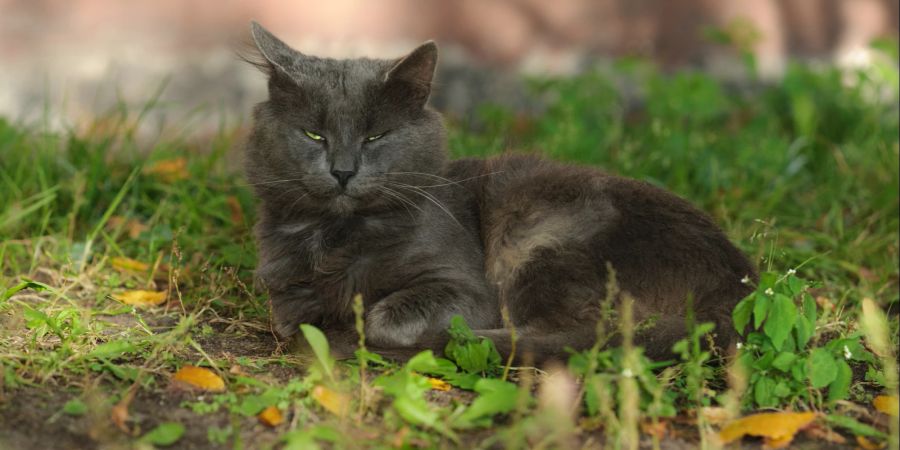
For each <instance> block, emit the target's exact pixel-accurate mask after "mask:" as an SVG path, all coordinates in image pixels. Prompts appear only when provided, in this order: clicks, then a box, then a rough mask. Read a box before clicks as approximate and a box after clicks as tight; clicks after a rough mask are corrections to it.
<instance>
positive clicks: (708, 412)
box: [700, 406, 732, 425]
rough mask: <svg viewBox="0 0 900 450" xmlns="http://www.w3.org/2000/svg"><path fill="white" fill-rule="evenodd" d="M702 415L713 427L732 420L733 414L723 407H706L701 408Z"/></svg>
mask: <svg viewBox="0 0 900 450" xmlns="http://www.w3.org/2000/svg"><path fill="white" fill-rule="evenodd" d="M700 415H701V416H703V418H704V419H706V422H708V423H710V424H712V425H719V424H723V423H725V422H728V421H729V420H731V418H732V415H731V413H730V412H729V411H728V410H727V409H726V408H723V407H721V406H706V407H703V408H700Z"/></svg>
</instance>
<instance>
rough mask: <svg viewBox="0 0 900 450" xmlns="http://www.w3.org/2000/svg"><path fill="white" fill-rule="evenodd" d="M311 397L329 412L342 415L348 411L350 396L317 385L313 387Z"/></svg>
mask: <svg viewBox="0 0 900 450" xmlns="http://www.w3.org/2000/svg"><path fill="white" fill-rule="evenodd" d="M312 397H313V399H314V400H315V401H316V402H318V403H319V404H320V405H322V407H323V408H325V409H326V410H328V411H329V412H330V413H332V414H334V415H336V416H339V417H344V416H346V415H347V413H348V412H350V396H348V395H347V394H344V393H341V392H337V391H333V390H331V389H328V388H327V387H325V386H322V385H319V386H316V387H314V388H313V391H312Z"/></svg>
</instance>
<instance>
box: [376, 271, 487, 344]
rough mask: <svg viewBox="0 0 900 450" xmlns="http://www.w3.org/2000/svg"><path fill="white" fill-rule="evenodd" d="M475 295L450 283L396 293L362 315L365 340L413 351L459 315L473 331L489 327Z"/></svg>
mask: <svg viewBox="0 0 900 450" xmlns="http://www.w3.org/2000/svg"><path fill="white" fill-rule="evenodd" d="M479 297H480V296H479V293H478V292H477V291H468V292H467V291H466V289H464V288H460V287H458V286H455V285H454V284H452V283H444V282H435V283H428V284H422V285H418V286H415V287H410V288H406V289H402V290H399V291H396V292H394V293H392V294H390V295H388V296H387V297H384V298H383V299H381V300H379V301H378V302H377V303H375V305H374V306H373V307H372V308H371V310H369V311H368V313H367V314H366V327H365V331H366V340H367V341H368V342H371V343H372V344H373V345H376V346H381V347H387V348H398V347H417V344H418V343H421V342H423V341H424V340H427V339H428V338H429V337H433V336H438V335H441V334H443V333H444V332H445V330H446V329H447V326H448V325H449V324H450V318H451V317H453V316H454V315H456V314H461V315H462V316H463V317H464V318H465V319H466V321H467V322H469V324H470V325H472V326H474V327H482V326H489V325H488V324H489V323H492V322H491V319H490V313H489V311H490V310H491V308H490V306H489V305H482V306H481V307H480V308H479V305H478V304H479Z"/></svg>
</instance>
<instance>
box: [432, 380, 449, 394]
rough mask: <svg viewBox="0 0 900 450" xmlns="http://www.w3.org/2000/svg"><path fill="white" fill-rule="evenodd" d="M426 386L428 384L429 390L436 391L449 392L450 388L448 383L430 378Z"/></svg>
mask: <svg viewBox="0 0 900 450" xmlns="http://www.w3.org/2000/svg"><path fill="white" fill-rule="evenodd" d="M428 384H430V385H431V388H432V389H434V390H436V391H449V390H450V387H451V386H450V383H448V382H446V381H444V380H441V379H438V378H431V377H429V378H428Z"/></svg>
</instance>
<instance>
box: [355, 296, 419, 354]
mask: <svg viewBox="0 0 900 450" xmlns="http://www.w3.org/2000/svg"><path fill="white" fill-rule="evenodd" d="M427 329H428V322H427V320H425V318H422V317H419V316H417V315H415V312H411V311H408V310H404V308H403V305H400V304H395V302H391V301H383V302H381V303H378V304H376V305H375V306H374V307H373V308H372V310H371V311H370V312H369V313H368V314H366V328H365V331H366V341H368V342H371V343H372V344H375V345H378V346H383V347H393V348H397V347H412V346H413V345H415V343H416V342H418V340H419V338H420V337H421V336H422V334H423V333H424V332H425V331H426V330H427Z"/></svg>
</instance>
